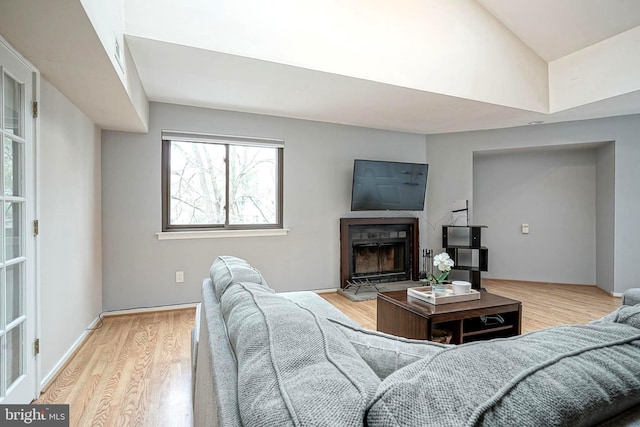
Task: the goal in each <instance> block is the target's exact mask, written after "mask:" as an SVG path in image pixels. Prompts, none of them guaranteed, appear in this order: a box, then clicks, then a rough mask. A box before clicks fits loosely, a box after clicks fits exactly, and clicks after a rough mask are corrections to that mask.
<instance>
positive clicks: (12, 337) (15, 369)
mask: <svg viewBox="0 0 640 427" xmlns="http://www.w3.org/2000/svg"><path fill="white" fill-rule="evenodd" d="M23 326H24V322H23V323H21V324H19V325H18V326H16V327H15V328H13V329H11V330H10V331H9V332H8V333H7V335H6V339H7V383H6V387H7V388H9V387H10V386H11V384H13V383H14V382H15V381H16V380H17V379H18V378H20V375H22V374H23V373H24V362H23V360H22V344H23V343H22V341H23V337H24V332H23V329H24V328H23Z"/></svg>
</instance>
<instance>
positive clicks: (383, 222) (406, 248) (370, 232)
mask: <svg viewBox="0 0 640 427" xmlns="http://www.w3.org/2000/svg"><path fill="white" fill-rule="evenodd" d="M401 280H418V219H417V218H341V219H340V287H342V288H345V287H347V286H348V285H349V284H354V283H383V282H397V281H401Z"/></svg>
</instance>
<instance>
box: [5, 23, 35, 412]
mask: <svg viewBox="0 0 640 427" xmlns="http://www.w3.org/2000/svg"><path fill="white" fill-rule="evenodd" d="M0 44H1V45H2V46H3V47H4V48H6V49H7V51H8V52H9V53H11V54H12V55H13V56H15V58H16V59H17V60H18V61H19V62H20V63H22V64H23V65H24V66H25V68H27V69H28V70H29V71H30V72H31V79H32V82H31V84H32V98H33V99H31V100H27V99H25V103H27V105H29V104H28V103H30V102H31V103H34V102H35V103H36V105H37V115H36V116H35V117H33V115H32V120H31V123H32V126H33V128H32V129H31V131H32V139H33V140H32V143H33V147H32V152H33V158H32V161H31V165H29V166H28V167H27V165H26V164H25V173H27V172H30V173H31V174H32V180H33V200H32V204H33V206H32V212H33V219H34V220H37V219H38V218H40V156H39V153H40V71H39V70H38V69H37V68H36V67H35V66H34V65H33V64H31V62H29V61H28V60H27V59H26V58H24V57H23V56H22V55H21V54H20V52H18V51H17V50H16V49H15V48H14V47H13V46H12V45H11V44H10V43H9V42H8V41H7V40H6V39H5V38H4V37H2V36H1V35H0ZM27 111H31V110H30V109H29V108H27ZM28 168H30V169H31V170H30V171H28V170H27V169H28ZM26 216H27V217H28V214H27V215H26ZM32 227H33V224H28V223H27V224H25V229H26V231H25V240H26V239H28V238H33V260H32V265H31V268H32V269H33V271H32V273H33V275H32V277H33V281H34V283H33V287H34V289H33V298H34V300H35V301H33V307H34V313H33V329H34V331H33V336H34V338H35V339H40V333H41V331H42V328H41V315H40V314H41V310H40V307H41V301H40V283H41V280H40V244H39V242H40V239H39V236H38V235H37V234H35V232H33V231H34V230H33V228H32ZM30 231H31V232H30ZM26 344H27V349H28V351H31V352H33V351H34V348H33V347H32V346H31V344H30V343H26ZM41 359H42V358H41V357H38V355H35V363H34V368H35V372H34V375H35V384H34V386H35V390H33V396H32V398H33V399H36V398H38V396H39V395H40V391H41V389H42V385H41V378H40V377H41ZM26 403H30V402H26Z"/></svg>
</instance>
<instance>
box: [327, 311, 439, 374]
mask: <svg viewBox="0 0 640 427" xmlns="http://www.w3.org/2000/svg"><path fill="white" fill-rule="evenodd" d="M329 320H330V321H331V323H333V325H334V326H335V327H336V328H337V329H338V330H339V331H340V332H342V333H343V334H344V335H345V337H347V339H348V340H349V342H351V344H352V345H353V347H354V348H355V349H356V351H357V352H358V354H359V355H360V357H362V359H363V360H364V361H365V362H367V364H368V365H369V366H370V367H371V369H373V371H374V372H375V373H376V374H377V375H378V377H380V379H385V378H386V377H387V376H389V375H390V374H392V373H394V372H395V371H397V370H398V369H400V368H403V367H405V366H407V365H409V364H410V363H413V362H415V361H417V360H419V359H423V358H425V357H430V356H432V355H434V354H436V353H438V352H440V351H442V350H443V349H445V348H447V347H449V346H448V345H446V344H438V343H435V342H432V341H422V340H411V339H407V338H402V337H397V336H395V335H389V334H385V333H383V332H377V331H371V330H369V329H363V328H361V327H359V326H354V325H352V324H348V323H344V322H340V321H338V320H334V319H329Z"/></svg>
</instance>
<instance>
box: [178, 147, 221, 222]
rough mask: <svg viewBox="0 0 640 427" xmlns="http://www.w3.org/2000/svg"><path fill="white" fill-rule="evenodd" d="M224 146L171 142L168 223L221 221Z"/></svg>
mask: <svg viewBox="0 0 640 427" xmlns="http://www.w3.org/2000/svg"><path fill="white" fill-rule="evenodd" d="M224 156H225V147H224V146H223V145H217V144H201V143H194V142H176V141H172V142H171V176H170V185H171V187H170V192H171V196H170V197H171V212H170V220H169V222H170V224H172V225H179V224H183V225H184V224H224V222H225V214H224V201H225V162H224Z"/></svg>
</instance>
